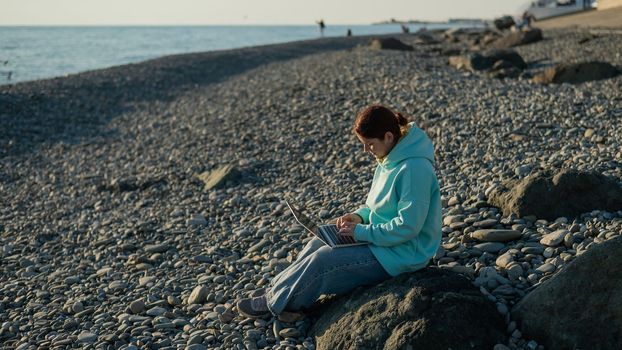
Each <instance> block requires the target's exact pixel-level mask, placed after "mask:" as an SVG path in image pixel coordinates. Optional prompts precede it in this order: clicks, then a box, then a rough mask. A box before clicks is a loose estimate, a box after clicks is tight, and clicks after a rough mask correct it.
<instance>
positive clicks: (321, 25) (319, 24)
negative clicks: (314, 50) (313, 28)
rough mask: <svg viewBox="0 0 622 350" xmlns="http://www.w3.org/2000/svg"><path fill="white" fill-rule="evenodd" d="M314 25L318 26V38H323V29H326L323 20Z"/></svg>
mask: <svg viewBox="0 0 622 350" xmlns="http://www.w3.org/2000/svg"><path fill="white" fill-rule="evenodd" d="M315 23H317V25H318V26H320V36H324V28H326V25H325V24H324V20H323V19H321V20H319V21H317V22H315Z"/></svg>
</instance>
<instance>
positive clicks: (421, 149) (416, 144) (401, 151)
mask: <svg viewBox="0 0 622 350" xmlns="http://www.w3.org/2000/svg"><path fill="white" fill-rule="evenodd" d="M407 158H425V159H427V160H429V161H430V163H432V165H434V145H433V144H432V140H430V138H429V137H428V135H426V133H425V132H424V131H423V130H421V129H419V128H418V127H417V125H416V124H415V122H410V123H408V126H407V131H406V134H405V135H403V136H402V137H401V138H400V140H399V141H398V142H397V144H396V145H395V147H393V149H392V150H391V152H389V154H388V155H387V156H386V157H384V159H382V160H378V163H379V164H380V166H382V167H384V168H389V169H390V168H394V167H395V166H396V165H397V164H399V163H400V162H401V161H403V160H404V159H407Z"/></svg>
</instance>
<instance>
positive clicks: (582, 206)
mask: <svg viewBox="0 0 622 350" xmlns="http://www.w3.org/2000/svg"><path fill="white" fill-rule="evenodd" d="M488 202H489V203H490V204H492V205H494V206H497V207H499V208H501V209H502V210H503V214H504V215H510V214H512V213H513V214H516V215H518V216H519V217H525V216H530V215H535V216H536V217H538V218H543V219H547V220H554V219H557V218H559V217H562V216H563V217H567V218H572V217H577V216H579V215H581V214H582V213H586V212H590V211H593V210H606V211H612V212H613V211H618V210H622V188H621V187H620V184H619V182H618V180H617V179H614V178H610V177H607V176H605V175H602V174H598V173H595V172H581V171H577V170H572V169H564V170H561V171H559V172H557V173H553V172H551V171H544V172H540V173H536V174H532V175H530V176H527V177H526V178H524V179H522V180H520V181H517V180H512V181H508V182H506V183H505V184H503V185H502V186H499V187H498V188H496V189H495V190H493V191H492V192H491V193H490V195H489V200H488Z"/></svg>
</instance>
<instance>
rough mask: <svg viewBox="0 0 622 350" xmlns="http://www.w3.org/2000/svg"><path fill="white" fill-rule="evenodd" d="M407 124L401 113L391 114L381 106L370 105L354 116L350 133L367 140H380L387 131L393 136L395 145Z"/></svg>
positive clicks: (389, 110)
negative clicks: (352, 132)
mask: <svg viewBox="0 0 622 350" xmlns="http://www.w3.org/2000/svg"><path fill="white" fill-rule="evenodd" d="M407 124H408V119H406V117H404V116H403V115H402V114H401V113H396V112H393V111H392V110H391V109H389V108H387V107H385V106H382V105H371V106H369V107H367V108H365V109H364V110H362V111H361V112H360V113H359V114H358V115H357V116H356V119H355V120H354V127H352V131H354V132H355V133H357V134H358V135H360V136H362V137H364V138H367V139H381V140H383V139H384V135H385V134H386V133H387V131H388V132H390V133H391V134H393V138H394V140H395V142H396V143H397V141H398V140H399V138H400V137H401V136H402V130H403V129H404V128H405V126H406V125H407Z"/></svg>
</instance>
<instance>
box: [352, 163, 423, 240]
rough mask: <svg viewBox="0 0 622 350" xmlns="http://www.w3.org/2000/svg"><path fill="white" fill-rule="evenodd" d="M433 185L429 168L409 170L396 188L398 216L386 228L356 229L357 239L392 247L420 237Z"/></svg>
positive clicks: (403, 174)
mask: <svg viewBox="0 0 622 350" xmlns="http://www.w3.org/2000/svg"><path fill="white" fill-rule="evenodd" d="M432 171H433V170H432ZM433 182H434V174H433V173H431V172H430V170H429V168H426V167H418V168H417V169H413V167H406V168H405V169H404V172H403V173H402V174H400V176H399V180H398V181H396V184H395V185H396V191H397V192H398V196H399V200H398V203H397V216H396V217H394V218H393V219H391V220H390V221H388V222H386V223H383V224H369V225H363V224H358V225H356V227H355V229H354V239H355V240H357V241H365V242H369V243H372V244H374V245H377V246H385V247H390V246H395V245H398V244H401V243H403V242H406V241H409V240H411V239H413V238H414V237H416V236H417V235H418V234H419V232H420V231H421V228H422V227H423V224H424V222H425V219H426V217H427V215H428V210H429V207H430V197H431V191H432V188H433V185H434V183H433Z"/></svg>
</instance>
